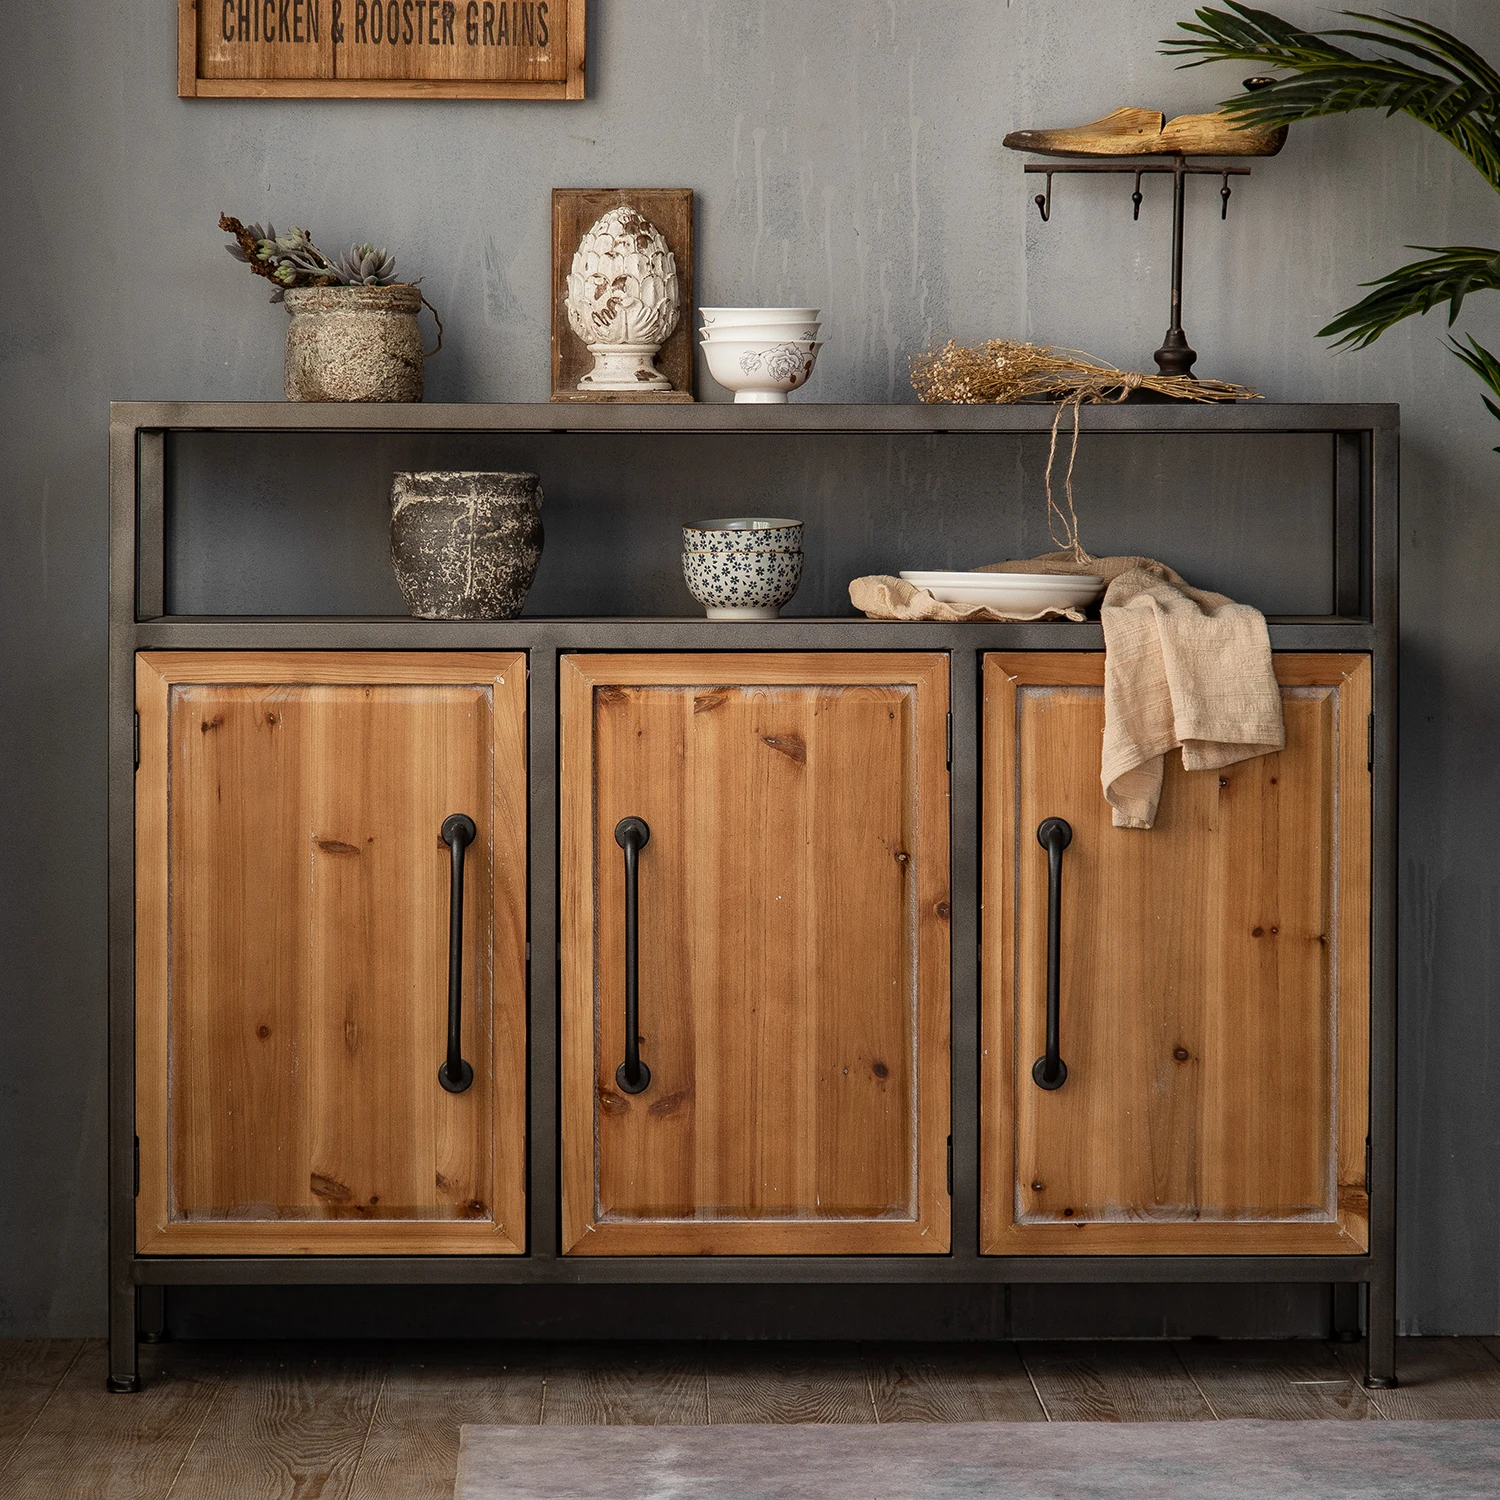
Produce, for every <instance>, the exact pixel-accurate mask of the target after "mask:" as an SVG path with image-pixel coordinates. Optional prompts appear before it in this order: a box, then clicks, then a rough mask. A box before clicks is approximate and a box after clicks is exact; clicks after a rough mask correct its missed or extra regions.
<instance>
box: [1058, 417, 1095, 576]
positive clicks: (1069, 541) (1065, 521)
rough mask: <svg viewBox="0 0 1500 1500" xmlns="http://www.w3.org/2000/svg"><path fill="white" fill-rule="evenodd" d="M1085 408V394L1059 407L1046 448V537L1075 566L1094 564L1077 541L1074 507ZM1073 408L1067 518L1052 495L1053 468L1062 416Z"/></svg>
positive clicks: (1065, 484) (1066, 483) (1065, 479)
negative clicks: (1075, 470) (1081, 417)
mask: <svg viewBox="0 0 1500 1500" xmlns="http://www.w3.org/2000/svg"><path fill="white" fill-rule="evenodd" d="M1082 405H1083V393H1082V392H1081V391H1080V392H1075V393H1074V394H1073V395H1072V396H1070V397H1068V399H1067V400H1065V401H1059V402H1058V403H1057V412H1056V414H1055V415H1054V416H1053V418H1052V441H1051V444H1050V445H1049V446H1048V448H1047V534H1048V535H1049V536H1050V537H1051V538H1052V545H1053V546H1054V547H1056V548H1057V550H1058V551H1059V552H1070V553H1072V555H1073V561H1074V562H1075V563H1088V562H1092V561H1093V558H1092V556H1091V555H1090V554H1089V553H1088V552H1086V551H1085V550H1084V546H1083V543H1082V542H1081V541H1079V539H1078V510H1077V507H1076V506H1075V505H1074V504H1073V465H1074V464H1075V463H1077V461H1078V422H1079V408H1080V407H1081V406H1082ZM1070 406H1071V407H1072V408H1073V446H1072V450H1071V452H1069V454H1068V468H1067V472H1066V473H1065V475H1064V476H1063V496H1064V498H1065V499H1066V501H1067V505H1068V513H1067V515H1064V514H1063V513H1062V509H1061V507H1060V506H1059V505H1058V503H1057V500H1056V498H1055V497H1054V495H1053V493H1052V466H1053V463H1054V462H1055V460H1056V458H1057V428H1058V424H1059V423H1060V422H1061V421H1062V414H1063V412H1064V411H1066V410H1067V408H1068V407H1070ZM1059 527H1061V528H1062V533H1063V534H1062V535H1061V536H1058V534H1057V532H1058V528H1059Z"/></svg>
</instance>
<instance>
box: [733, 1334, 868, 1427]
mask: <svg viewBox="0 0 1500 1500" xmlns="http://www.w3.org/2000/svg"><path fill="white" fill-rule="evenodd" d="M708 1419H709V1421H711V1422H714V1423H730V1422H755V1423H761V1422H777V1423H792V1422H871V1423H873V1422H875V1421H876V1420H877V1418H876V1416H875V1406H874V1402H873V1401H872V1399H871V1396H870V1381H869V1377H868V1376H867V1375H866V1373H865V1365H864V1360H863V1358H862V1357H861V1355H860V1352H859V1348H858V1346H857V1345H854V1344H844V1345H840V1344H835V1345H811V1346H809V1345H801V1344H731V1345H723V1346H719V1347H717V1348H715V1349H713V1350H711V1351H710V1353H709V1356H708Z"/></svg>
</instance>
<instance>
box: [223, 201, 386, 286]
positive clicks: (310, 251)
mask: <svg viewBox="0 0 1500 1500" xmlns="http://www.w3.org/2000/svg"><path fill="white" fill-rule="evenodd" d="M219 228H220V229H222V230H224V231H225V232H226V233H228V234H229V235H231V236H232V242H231V243H230V244H228V245H226V246H225V247H224V248H225V249H226V250H228V251H229V253H230V254H231V255H232V256H233V257H234V258H235V259H236V260H238V261H242V262H244V263H245V264H246V265H248V266H249V267H250V269H251V270H252V271H254V272H255V274H256V275H257V276H264V277H266V278H267V279H268V280H269V281H272V282H274V283H275V285H276V290H275V291H274V292H273V293H272V294H271V301H272V302H280V301H282V300H284V298H285V296H286V292H287V290H288V288H290V287H298V286H390V285H391V284H392V283H393V282H394V281H395V280H396V258H395V256H393V255H391V254H390V253H389V252H388V251H386V250H384V249H380V250H377V249H376V248H375V246H374V245H371V244H360V245H351V246H350V247H349V248H348V250H346V251H345V252H344V254H343V255H341V256H340V257H339V259H338V260H337V261H332V260H329V258H328V257H327V256H326V255H324V254H323V252H322V251H321V250H319V249H318V247H317V246H316V245H315V244H314V243H313V240H312V236H311V235H310V234H309V233H308V232H307V230H305V229H299V228H298V227H297V226H295V225H293V227H292V232H291V233H290V234H281V235H278V234H277V233H276V226H275V225H274V224H272V223H270V222H269V221H267V223H266V224H265V225H264V226H262V225H260V224H241V223H240V221H239V220H238V219H234V218H231V217H230V216H229V215H227V214H221V215H220V216H219Z"/></svg>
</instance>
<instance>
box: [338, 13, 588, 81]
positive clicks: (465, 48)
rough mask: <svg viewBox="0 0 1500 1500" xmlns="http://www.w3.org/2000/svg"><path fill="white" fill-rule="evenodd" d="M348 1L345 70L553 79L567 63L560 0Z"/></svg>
mask: <svg viewBox="0 0 1500 1500" xmlns="http://www.w3.org/2000/svg"><path fill="white" fill-rule="evenodd" d="M342 8H343V13H344V23H343V24H344V38H343V41H342V43H341V45H340V46H339V48H338V50H337V54H336V57H337V70H338V76H339V77H340V78H347V79H353V78H425V79H434V80H439V79H440V80H450V79H464V80H476V79H486V80H501V79H503V80H507V81H510V80H515V81H519V82H527V83H550V82H556V81H560V80H561V79H562V77H563V75H564V72H565V69H566V67H567V26H566V20H565V16H564V15H563V14H561V13H563V9H564V8H563V6H561V5H559V4H557V3H555V0H553V3H549V0H343V7H342ZM560 21H561V24H559V22H560ZM393 28H394V29H393Z"/></svg>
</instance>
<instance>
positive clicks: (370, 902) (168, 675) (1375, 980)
mask: <svg viewBox="0 0 1500 1500" xmlns="http://www.w3.org/2000/svg"><path fill="white" fill-rule="evenodd" d="M1049 419H1050V417H1049V412H1048V411H1047V409H1045V408H1040V409H1039V408H1024V407H1023V408H984V407H917V406H817V405H811V404H803V405H791V406H788V407H785V408H780V409H777V408H744V407H734V406H726V405H715V406H710V405H700V406H694V407H683V406H678V407H644V408H641V407H638V408H631V407H625V406H621V407H602V408H599V407H596V408H588V409H583V408H580V409H568V410H567V411H565V412H563V411H560V410H559V409H558V408H556V407H525V406H523V407H515V406H512V407H493V406H413V407H396V406H393V407H338V406H322V407H304V406H281V405H240V404H235V405H208V404H195V403H163V404H135V403H131V404H117V405H116V406H115V407H114V408H113V409H112V448H111V455H112V496H113V550H112V648H111V704H112V708H111V721H110V725H111V746H110V757H111V758H110V862H111V863H110V869H111V905H110V914H111V1010H110V1014H111V1035H112V1052H111V1058H112V1061H111V1119H112V1136H111V1140H112V1148H111V1150H112V1175H111V1182H112V1199H111V1202H112V1216H111V1271H112V1278H111V1285H112V1321H111V1356H110V1381H111V1385H112V1387H113V1388H114V1389H118V1390H129V1389H135V1388H138V1384H139V1382H138V1377H137V1372H136V1341H137V1335H138V1331H139V1330H138V1322H139V1320H140V1319H141V1318H142V1316H143V1310H144V1316H145V1317H146V1318H147V1320H148V1321H149V1320H150V1319H151V1317H152V1312H151V1310H150V1307H151V1304H152V1303H153V1299H159V1298H160V1296H161V1295H162V1292H161V1289H162V1288H165V1287H170V1286H174V1285H187V1284H197V1285H210V1286H212V1285H236V1284H247V1283H261V1284H264V1283H282V1284H299V1283H325V1284H354V1283H360V1282H370V1281H375V1282H381V1283H388V1284H397V1285H401V1284H406V1285H415V1284H419V1283H424V1282H427V1283H430V1282H447V1283H459V1284H472V1285H479V1284H482V1283H496V1282H501V1283H515V1284H523V1285H535V1286H551V1287H558V1286H561V1287H566V1286H570V1285H573V1286H583V1285H589V1284H592V1285H599V1284H607V1285H613V1286H618V1287H620V1288H621V1289H622V1293H628V1291H629V1289H630V1288H632V1287H639V1286H640V1285H642V1284H647V1283H657V1284H667V1285H672V1284H688V1283H695V1284H704V1283H709V1284H714V1285H717V1286H720V1287H722V1289H723V1295H724V1296H725V1297H726V1298H732V1297H733V1296H735V1295H736V1289H738V1288H742V1287H745V1286H751V1285H764V1284H766V1283H772V1284H792V1283H799V1282H800V1283H823V1284H826V1285H828V1286H829V1287H830V1288H836V1287H839V1286H856V1285H871V1284H873V1285H888V1286H900V1285H911V1284H914V1283H935V1284H938V1285H940V1286H946V1287H949V1288H954V1289H960V1288H965V1287H972V1286H976V1285H986V1284H994V1283H1001V1284H1023V1283H1035V1282H1055V1283H1064V1284H1067V1283H1083V1282H1104V1283H1115V1284H1122V1285H1123V1284H1128V1283H1132V1282H1135V1283H1139V1282H1152V1281H1155V1282H1163V1283H1169V1284H1177V1283H1191V1282H1207V1283H1245V1282H1267V1283H1315V1284H1321V1285H1323V1286H1324V1287H1326V1288H1327V1289H1328V1291H1329V1298H1328V1302H1329V1318H1330V1323H1331V1326H1332V1327H1333V1328H1334V1330H1335V1331H1336V1332H1341V1333H1344V1334H1346V1335H1350V1336H1357V1334H1358V1332H1359V1329H1360V1326H1361V1323H1362V1324H1363V1326H1364V1327H1365V1329H1366V1330H1367V1333H1368V1346H1367V1347H1368V1359H1369V1378H1370V1379H1371V1381H1372V1383H1376V1384H1389V1383H1392V1382H1393V1381H1394V1379H1395V1371H1394V1368H1393V1356H1394V1339H1393V1334H1394V1323H1393V1318H1394V1309H1393V1299H1394V1224H1395V1219H1394V1199H1393V1186H1394V1184H1393V1134H1392V1131H1393V1123H1394V1107H1393V1076H1394V1057H1393V1035H1394V978H1393V975H1394V936H1393V926H1392V909H1393V850H1394V786H1395V780H1394V778H1395V760H1394V756H1395V704H1396V679H1395V640H1396V614H1395V576H1396V562H1395V544H1396V452H1397V447H1396V445H1397V418H1396V412H1395V409H1394V408H1391V407H1383V406H1274V405H1234V406H1226V407H1221V408H1183V407H1178V406H1175V405H1174V406H1167V405H1161V406H1158V405H1143V406H1134V405H1128V406H1123V407H1109V408H1102V409H1089V410H1086V411H1085V412H1084V414H1083V428H1084V436H1083V441H1082V444H1081V447H1080V453H1079V459H1078V471H1079V474H1080V476H1081V480H1080V485H1079V491H1080V497H1081V500H1080V514H1081V517H1082V519H1083V522H1084V532H1085V537H1086V538H1088V536H1089V535H1090V533H1091V531H1092V533H1093V534H1095V535H1098V536H1100V537H1101V538H1107V539H1109V545H1110V546H1111V548H1112V550H1119V551H1124V550H1132V551H1144V552H1151V553H1154V554H1156V555H1168V560H1170V561H1173V562H1175V563H1177V564H1178V565H1179V566H1181V567H1182V568H1183V569H1184V571H1186V572H1188V573H1189V575H1190V576H1192V577H1194V579H1195V581H1202V582H1204V583H1206V584H1208V585H1210V586H1217V587H1225V588H1227V589H1228V590H1229V591H1231V592H1234V593H1236V595H1237V596H1238V597H1242V598H1245V599H1246V600H1247V601H1248V602H1252V603H1258V604H1261V605H1262V607H1263V608H1265V609H1266V611H1267V614H1268V618H1269V619H1270V631H1271V639H1272V645H1273V650H1274V652H1275V664H1276V673H1277V678H1278V681H1279V682H1280V684H1281V692H1282V704H1283V711H1284V716H1285V721H1286V729H1287V743H1286V748H1285V749H1284V750H1283V751H1282V752H1280V753H1279V754H1276V755H1270V756H1264V757H1261V758H1258V759H1254V760H1250V761H1246V762H1243V763H1240V764H1238V765H1234V766H1230V767H1228V768H1225V769H1224V770H1222V771H1217V772H1197V773H1188V772H1184V771H1183V770H1182V768H1181V765H1180V763H1179V761H1178V759H1177V758H1176V757H1175V756H1174V757H1170V758H1169V763H1168V768H1167V774H1166V780H1165V786H1164V790H1163V795H1162V801H1161V813H1160V816H1159V818H1158V820H1157V824H1156V827H1155V828H1154V829H1153V830H1151V831H1149V832H1141V831H1134V830H1121V829H1116V828H1113V827H1112V826H1111V822H1110V816H1109V808H1108V806H1107V804H1106V803H1105V801H1104V799H1103V796H1102V794H1101V790H1100V785H1099V750H1100V738H1101V733H1102V727H1103V711H1104V710H1103V701H1104V700H1103V681H1104V675H1103V674H1104V657H1103V640H1102V634H1101V631H1100V627H1099V625H1098V623H1097V621H1094V622H1088V623H1083V624H1077V623H1071V622H1066V621H1059V622H1049V623H1032V624H1010V623H990V624H975V625H940V624H908V625H896V624H885V623H877V622H872V621H866V620H863V619H859V618H854V617H851V616H850V615H849V613H848V608H847V602H846V600H845V601H844V602H842V603H841V602H840V595H841V592H842V589H843V586H844V585H845V584H846V583H847V580H848V578H850V577H852V576H855V574H856V573H858V572H869V571H878V570H886V569H888V570H892V571H893V570H895V569H896V568H899V567H901V566H905V565H908V564H916V563H918V562H920V561H921V560H922V559H924V558H925V559H928V560H929V565H930V564H931V563H936V562H947V563H949V564H950V565H954V566H958V565H972V564H977V563H979V562H983V561H988V560H994V558H995V557H998V556H1007V555H1016V556H1023V555H1027V551H1028V550H1029V551H1040V550H1044V547H1045V541H1044V540H1042V539H1041V538H1039V537H1038V536H1037V526H1038V522H1039V518H1038V516H1037V515H1036V514H1035V505H1036V494H1037V483H1038V481H1039V476H1040V468H1039V465H1040V463H1041V462H1042V460H1043V459H1044V457H1045V446H1046V433H1047V425H1048V421H1049ZM419 467H426V468H434V467H450V468H520V467H524V468H528V469H532V470H534V471H535V472H537V473H539V474H540V475H541V476H542V480H543V487H544V491H545V493H546V496H547V499H546V506H545V509H544V517H545V519H546V523H547V526H548V532H549V536H548V546H547V552H546V554H545V556H544V559H543V565H542V572H541V574H540V575H539V577H538V582H537V587H536V590H535V591H534V593H533V596H532V599H531V602H530V605H529V608H534V609H536V610H537V611H538V613H537V614H536V615H534V616H533V615H531V614H528V615H526V616H523V617H522V618H521V619H518V620H515V621H507V622H494V623H481V624H474V623H453V622H443V623H432V622H421V621H414V620H410V619H407V618H405V617H404V616H403V615H402V614H401V611H400V605H399V596H397V595H396V594H395V590H394V585H393V584H392V583H391V582H390V580H389V578H388V577H387V576H386V575H385V573H384V571H383V569H384V556H383V547H384V541H383V537H384V527H385V520H386V512H387V500H386V496H387V494H388V490H389V482H390V474H391V472H392V471H393V470H395V469H403V468H419ZM768 496H769V497H774V498H772V499H771V500H769V501H768V499H767V497H768ZM747 512H755V513H778V514H779V513H786V514H791V515H796V516H800V517H801V518H803V519H804V521H805V522H806V523H807V533H808V538H807V546H808V575H809V576H808V580H807V581H805V582H804V585H803V595H802V596H799V599H798V600H797V601H794V605H793V606H792V607H793V608H798V607H802V608H807V609H809V610H811V611H812V613H810V614H807V615H795V616H789V617H787V618H785V619H782V620H779V621H774V622H765V623H755V624H743V623H722V622H709V621H705V620H701V619H696V618H683V615H684V614H685V612H686V611H687V610H689V609H691V607H692V606H691V602H690V600H689V597H688V596H687V594H686V592H685V590H683V589H682V588H681V586H680V584H679V583H677V582H676V581H675V580H674V577H673V570H674V569H675V567H676V553H677V550H678V546H679V533H678V532H677V531H676V523H678V522H680V521H682V520H690V519H694V518H697V517H700V516H703V515H709V514H737V513H747ZM1097 545H1099V546H1100V547H1101V550H1102V548H1103V545H1104V543H1103V542H1102V541H1101V542H1100V543H1099V544H1097ZM580 599H593V600H594V601H596V604H597V608H596V609H594V610H587V611H585V610H583V609H580V608H579V607H578V602H579V600H580ZM1362 1287H1363V1288H1366V1289H1367V1293H1368V1294H1367V1296H1365V1297H1363V1298H1361V1297H1360V1296H1359V1292H1360V1289H1361V1288H1362ZM156 1305H157V1306H159V1301H157V1302H156ZM289 1331H290V1330H289Z"/></svg>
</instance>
